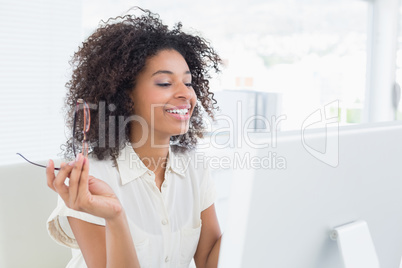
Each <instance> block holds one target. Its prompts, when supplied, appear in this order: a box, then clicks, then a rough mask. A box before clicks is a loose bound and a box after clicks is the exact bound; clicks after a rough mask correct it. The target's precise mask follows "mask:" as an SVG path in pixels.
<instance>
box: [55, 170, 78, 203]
mask: <svg viewBox="0 0 402 268" xmlns="http://www.w3.org/2000/svg"><path fill="white" fill-rule="evenodd" d="M72 168H73V167H72V166H71V165H67V164H65V163H61V165H60V171H59V173H58V174H57V176H56V178H55V179H54V181H53V186H54V188H55V189H56V192H57V193H58V194H59V195H60V197H61V198H62V199H63V200H64V203H66V205H67V206H69V197H68V196H69V192H68V188H69V187H68V186H67V185H66V184H65V181H66V179H67V177H68V175H69V174H70V172H71V170H72Z"/></svg>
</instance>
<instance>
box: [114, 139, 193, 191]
mask: <svg viewBox="0 0 402 268" xmlns="http://www.w3.org/2000/svg"><path fill="white" fill-rule="evenodd" d="M185 159H186V158H184V157H183V155H182V154H176V153H174V152H173V150H172V148H171V146H169V154H168V159H167V165H166V171H168V170H171V171H173V172H174V173H177V174H179V175H181V176H184V174H185V168H186V165H185ZM116 163H117V169H118V170H119V173H120V179H121V184H122V185H125V184H127V183H129V182H131V181H133V180H135V179H137V178H139V177H141V176H142V175H144V174H145V173H146V172H148V171H149V169H148V168H147V167H146V166H145V164H144V163H143V162H142V161H141V159H140V158H139V157H138V155H137V153H136V152H135V151H134V149H133V146H132V145H131V143H126V145H125V146H124V148H123V149H122V150H121V151H120V154H119V157H118V158H117V159H116Z"/></svg>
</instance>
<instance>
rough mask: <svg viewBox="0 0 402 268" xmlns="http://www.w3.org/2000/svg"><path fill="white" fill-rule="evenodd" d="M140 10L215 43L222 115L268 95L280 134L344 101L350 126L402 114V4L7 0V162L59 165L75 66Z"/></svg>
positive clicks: (0, 73) (3, 70) (2, 123)
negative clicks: (85, 49)
mask: <svg viewBox="0 0 402 268" xmlns="http://www.w3.org/2000/svg"><path fill="white" fill-rule="evenodd" d="M133 6H140V7H143V8H147V9H150V10H151V11H153V12H156V13H159V14H160V16H161V18H162V20H163V21H164V22H165V23H167V24H169V25H174V24H175V23H177V22H179V21H181V22H182V23H183V25H184V28H185V29H186V30H187V31H189V32H192V33H198V34H200V35H202V36H203V37H204V38H206V39H207V40H209V41H210V42H211V44H212V45H213V47H214V48H215V49H216V50H217V51H218V53H219V54H220V55H221V57H222V59H223V60H224V66H223V71H222V73H221V74H220V75H218V76H215V77H214V79H213V80H212V90H213V91H214V92H217V99H218V105H219V106H220V107H221V108H225V107H228V105H232V106H233V101H234V100H236V98H244V96H246V97H247V96H252V97H253V96H254V98H255V96H257V95H255V94H256V93H261V92H262V93H266V94H262V95H261V94H260V95H259V96H265V98H268V99H272V98H270V97H267V96H273V98H275V99H277V101H274V102H271V106H270V107H273V108H274V109H273V111H270V113H275V114H276V115H278V116H279V115H284V116H285V117H286V119H284V120H282V121H281V127H280V129H281V130H295V129H300V126H301V124H302V122H303V120H304V119H305V118H306V117H308V116H309V115H310V114H311V113H313V112H314V111H315V110H317V109H320V107H322V106H324V105H326V104H328V103H332V102H334V101H336V104H337V105H336V106H335V107H333V109H332V110H333V112H334V111H335V112H337V113H335V114H338V116H339V122H340V124H358V123H363V122H368V121H389V120H397V119H401V118H402V116H401V110H400V109H398V108H397V107H396V104H397V103H398V99H395V98H394V97H393V96H394V95H395V92H394V84H395V83H397V82H399V81H400V80H401V79H402V72H401V69H400V68H401V66H402V57H401V56H402V50H401V44H402V42H401V40H402V35H401V32H400V31H399V28H400V27H399V25H400V21H401V20H400V13H401V8H400V6H399V1H395V0H376V1H363V0H336V1H335V0H263V1H262V0H252V1H241V0H231V1H229V0H222V1H212V0H206V1H202V2H190V1H180V0H177V1H162V0H154V1H125V0H97V1H95V0H72V1H61V0H56V1H55V0H52V1H51V0H41V1H32V0H15V1H7V0H0V38H1V43H0V59H1V60H0V112H1V115H2V116H1V118H0V128H1V132H0V148H1V151H0V163H1V164H9V163H15V162H20V161H22V159H19V158H18V156H16V155H15V152H21V153H24V154H26V156H27V157H29V158H31V159H33V160H35V159H48V158H49V157H53V158H56V157H57V154H58V153H59V152H60V149H59V147H60V144H61V143H63V142H64V140H65V133H66V131H68V130H66V129H64V117H63V113H62V110H61V108H62V104H63V98H64V95H65V92H66V89H65V87H64V85H65V83H66V82H67V81H68V79H69V76H70V74H71V69H70V66H69V64H68V61H69V60H70V58H71V56H72V55H73V53H74V52H75V51H76V50H77V48H78V46H80V45H81V43H82V41H83V40H85V39H86V38H87V37H88V36H89V35H90V34H91V33H92V32H93V31H94V30H95V29H96V27H97V25H98V24H99V22H100V21H101V20H107V19H108V18H109V17H114V16H118V15H122V14H125V13H126V12H127V11H128V10H129V9H130V8H131V7H133ZM233 91H238V92H239V93H240V92H241V94H243V95H241V94H240V95H239V94H237V95H236V93H233ZM247 91H249V92H253V94H254V95H249V94H247V93H245V92H247ZM220 92H231V93H220ZM235 95H236V96H237V97H233V96H235ZM228 96H229V97H228ZM231 97H232V98H231ZM253 102H254V101H253ZM251 105H253V104H251ZM223 110H224V109H223Z"/></svg>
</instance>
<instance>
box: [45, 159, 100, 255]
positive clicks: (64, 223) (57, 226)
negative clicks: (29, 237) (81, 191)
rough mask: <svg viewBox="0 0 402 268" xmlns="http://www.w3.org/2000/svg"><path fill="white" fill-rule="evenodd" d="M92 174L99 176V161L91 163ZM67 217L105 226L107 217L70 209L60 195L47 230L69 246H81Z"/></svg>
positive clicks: (49, 219) (52, 236)
mask: <svg viewBox="0 0 402 268" xmlns="http://www.w3.org/2000/svg"><path fill="white" fill-rule="evenodd" d="M91 164H92V166H91V165H90V174H91V175H93V176H95V177H97V178H100V177H99V175H100V174H99V173H100V171H99V169H98V168H97V166H98V165H97V164H98V163H91ZM67 217H74V218H77V219H80V220H83V221H86V222H90V223H93V224H97V225H102V226H105V219H103V218H100V217H97V216H94V215H91V214H88V213H85V212H81V211H77V210H73V209H70V208H68V207H67V206H66V204H65V203H64V201H63V199H61V197H60V196H58V199H57V207H56V208H55V209H54V210H53V212H52V214H51V215H50V216H49V218H48V220H47V230H48V233H49V235H50V237H51V238H52V239H54V240H55V241H56V242H57V243H58V244H60V245H63V246H67V247H70V248H79V247H78V244H77V241H76V240H75V237H74V234H73V232H72V230H71V227H70V224H69V222H68V220H67Z"/></svg>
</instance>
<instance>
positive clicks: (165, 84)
mask: <svg viewBox="0 0 402 268" xmlns="http://www.w3.org/2000/svg"><path fill="white" fill-rule="evenodd" d="M157 85H158V86H160V87H169V86H170V85H171V84H170V83H159V84H157Z"/></svg>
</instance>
